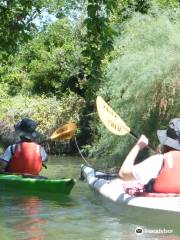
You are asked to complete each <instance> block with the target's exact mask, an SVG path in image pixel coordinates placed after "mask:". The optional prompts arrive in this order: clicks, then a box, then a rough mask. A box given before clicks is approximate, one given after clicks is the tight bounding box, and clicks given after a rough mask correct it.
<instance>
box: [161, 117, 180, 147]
mask: <svg viewBox="0 0 180 240" xmlns="http://www.w3.org/2000/svg"><path fill="white" fill-rule="evenodd" d="M157 136H158V138H159V141H160V143H161V144H162V145H166V146H169V147H171V148H174V149H177V150H180V118H173V119H171V120H170V122H169V126H168V129H167V130H158V131H157Z"/></svg>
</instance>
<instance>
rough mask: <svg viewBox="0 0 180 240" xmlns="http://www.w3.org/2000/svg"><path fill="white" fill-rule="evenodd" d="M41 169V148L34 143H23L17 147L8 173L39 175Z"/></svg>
mask: <svg viewBox="0 0 180 240" xmlns="http://www.w3.org/2000/svg"><path fill="white" fill-rule="evenodd" d="M41 168H42V157H41V146H40V145H38V144H36V143H34V142H21V143H18V144H17V145H16V148H15V153H14V154H13V157H12V159H11V160H10V162H9V164H8V167H7V170H6V171H8V172H14V173H28V174H33V175H38V174H39V172H40V170H41Z"/></svg>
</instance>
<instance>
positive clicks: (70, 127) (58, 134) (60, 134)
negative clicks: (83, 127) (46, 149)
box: [41, 122, 77, 143]
mask: <svg viewBox="0 0 180 240" xmlns="http://www.w3.org/2000/svg"><path fill="white" fill-rule="evenodd" d="M76 129H77V126H76V124H75V123H73V122H71V123H67V124H64V125H62V126H60V127H59V128H58V129H56V130H55V131H54V132H53V134H52V135H51V136H50V137H49V138H48V139H45V140H44V141H42V142H41V143H44V142H47V141H50V140H51V141H57V142H58V141H63V140H70V139H71V138H72V137H73V136H74V134H75V132H76Z"/></svg>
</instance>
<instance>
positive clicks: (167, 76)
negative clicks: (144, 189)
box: [96, 9, 180, 159]
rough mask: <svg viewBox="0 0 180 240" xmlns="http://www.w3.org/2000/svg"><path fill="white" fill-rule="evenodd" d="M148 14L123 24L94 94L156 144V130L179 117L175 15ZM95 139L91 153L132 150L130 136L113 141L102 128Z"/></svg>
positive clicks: (179, 48) (178, 23)
mask: <svg viewBox="0 0 180 240" xmlns="http://www.w3.org/2000/svg"><path fill="white" fill-rule="evenodd" d="M151 13H152V15H151V14H149V15H142V14H135V15H134V16H133V18H132V19H131V20H129V21H128V22H127V23H126V25H125V28H124V31H123V32H122V34H121V36H120V37H118V38H117V39H116V47H115V51H116V56H117V58H116V59H115V60H114V61H113V62H112V63H111V64H110V65H109V67H108V70H107V77H106V79H105V80H104V82H103V83H102V87H101V90H100V91H99V94H100V95H102V96H104V97H105V99H106V100H107V101H108V102H109V104H110V105H111V106H112V107H113V109H114V110H115V111H116V112H117V113H118V114H119V115H120V117H121V118H122V119H123V120H124V121H125V122H126V123H127V125H128V126H129V127H131V129H132V130H134V131H135V132H138V133H144V134H146V135H147V136H148V137H149V138H150V139H151V140H152V142H153V143H154V144H155V143H157V137H156V130H157V129H163V128H166V126H167V124H168V122H169V120H170V118H173V117H179V115H180V101H179V98H180V95H179V92H180V91H179V89H180V83H179V78H180V71H179V59H180V42H179V38H180V30H179V29H180V17H179V16H180V14H179V11H177V10H175V11H173V10H166V11H165V12H163V11H160V9H158V11H155V12H151ZM99 134H100V135H101V138H100V140H99V142H98V143H97V145H96V146H97V148H96V153H100V154H101V153H103V154H104V155H109V154H116V153H119V154H121V155H124V153H125V152H126V151H127V149H128V148H129V147H131V146H132V142H129V141H130V137H129V136H121V137H117V136H114V135H112V134H111V133H109V132H108V131H107V130H106V129H105V128H104V127H103V126H101V128H100V130H99ZM128 146H129V147H128ZM119 159H120V158H119Z"/></svg>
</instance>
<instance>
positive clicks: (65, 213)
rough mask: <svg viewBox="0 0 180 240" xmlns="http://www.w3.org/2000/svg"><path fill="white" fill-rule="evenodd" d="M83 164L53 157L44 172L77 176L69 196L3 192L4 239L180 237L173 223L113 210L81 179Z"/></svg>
mask: <svg viewBox="0 0 180 240" xmlns="http://www.w3.org/2000/svg"><path fill="white" fill-rule="evenodd" d="M81 164H82V160H81V159H80V158H75V157H51V158H50V160H49V163H48V169H47V170H43V172H42V173H43V175H46V176H48V177H49V178H60V177H73V178H76V179H77V183H76V185H75V187H74V188H73V190H72V192H71V194H70V196H69V197H67V198H65V199H64V198H63V199H61V198H60V197H59V196H52V197H46V196H33V195H25V194H22V193H17V192H16V191H13V192H12V191H11V192H1V195H0V240H110V239H111V240H116V239H118V240H119V239H122V240H124V239H125V240H126V239H127V240H131V239H132V240H133V239H153V240H154V239H157V240H161V239H168V240H173V239H180V234H179V232H178V230H175V229H173V228H172V226H171V228H169V227H168V226H166V227H163V226H160V227H159V225H158V223H157V224H154V225H153V228H152V226H150V225H146V224H143V221H142V220H143V219H145V218H147V216H145V215H142V216H139V218H141V219H135V221H132V220H131V218H128V216H124V215H122V216H121V214H118V216H116V214H114V213H112V212H111V211H110V209H107V208H106V207H105V206H104V205H103V204H102V202H101V200H99V199H98V198H97V197H96V196H95V194H94V193H93V192H92V191H91V190H90V189H89V188H88V186H87V185H86V183H85V182H82V181H80V180H78V178H79V175H80V165H81ZM132 215H133V212H132ZM139 220H141V221H139ZM142 224H143V225H142ZM137 228H141V229H143V232H144V234H141V235H137V233H135V231H136V229H137ZM162 231H164V232H163V234H162ZM160 232H161V233H160Z"/></svg>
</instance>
